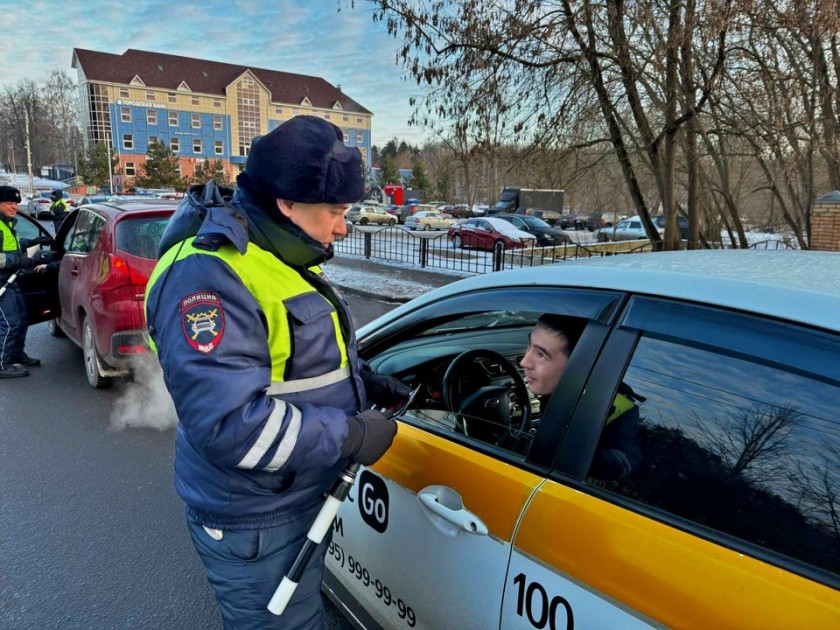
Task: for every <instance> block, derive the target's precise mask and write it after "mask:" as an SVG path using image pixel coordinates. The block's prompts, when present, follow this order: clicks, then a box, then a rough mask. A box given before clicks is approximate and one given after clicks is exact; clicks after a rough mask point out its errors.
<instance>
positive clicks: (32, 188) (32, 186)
mask: <svg viewBox="0 0 840 630" xmlns="http://www.w3.org/2000/svg"><path fill="white" fill-rule="evenodd" d="M24 114H25V122H26V125H25V127H26V168H27V170H28V172H29V194H30V196H31V195H34V194H35V180H34V179H32V150H31V147H30V144H29V112H28V111H26V110H24Z"/></svg>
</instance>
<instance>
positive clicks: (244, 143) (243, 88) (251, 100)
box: [232, 79, 262, 155]
mask: <svg viewBox="0 0 840 630" xmlns="http://www.w3.org/2000/svg"><path fill="white" fill-rule="evenodd" d="M259 96H260V94H259V90H258V89H257V86H256V85H254V82H253V81H252V80H249V79H243V80H242V81H240V82H239V83H238V84H237V85H236V109H237V110H238V111H239V117H238V118H239V120H238V125H237V131H238V134H239V142H238V146H237V147H236V150H237V151H238V153H239V155H248V149H249V148H250V147H251V140H252V139H253V137H254V136H255V135H257V133H258V132H259V129H260V121H261V120H262V112H261V110H260V98H259ZM232 149H233V148H232Z"/></svg>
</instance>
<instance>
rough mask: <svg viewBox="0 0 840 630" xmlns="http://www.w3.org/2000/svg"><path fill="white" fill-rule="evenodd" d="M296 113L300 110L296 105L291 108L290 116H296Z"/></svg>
mask: <svg viewBox="0 0 840 630" xmlns="http://www.w3.org/2000/svg"><path fill="white" fill-rule="evenodd" d="M298 114H300V110H299V109H298V108H297V107H295V108H294V109H292V116H297V115H298Z"/></svg>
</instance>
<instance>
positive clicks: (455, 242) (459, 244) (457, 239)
mask: <svg viewBox="0 0 840 630" xmlns="http://www.w3.org/2000/svg"><path fill="white" fill-rule="evenodd" d="M452 246H453V247H457V248H458V249H461V248H463V247H464V242H463V241H462V240H461V237H460V236H458V235H457V234H456V235H455V236H453V237H452Z"/></svg>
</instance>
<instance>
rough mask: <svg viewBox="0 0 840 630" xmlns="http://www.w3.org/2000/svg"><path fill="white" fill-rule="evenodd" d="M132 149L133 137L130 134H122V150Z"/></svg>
mask: <svg viewBox="0 0 840 630" xmlns="http://www.w3.org/2000/svg"><path fill="white" fill-rule="evenodd" d="M133 148H134V136H132V135H131V134H130V133H124V134H123V149H133Z"/></svg>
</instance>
